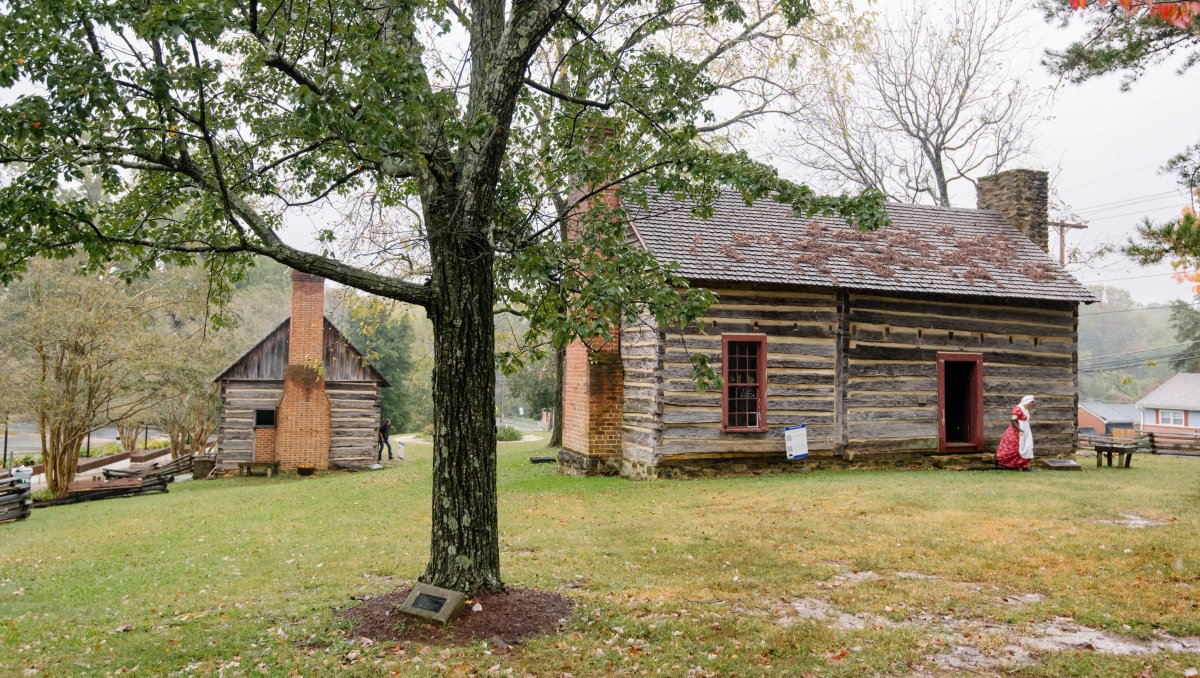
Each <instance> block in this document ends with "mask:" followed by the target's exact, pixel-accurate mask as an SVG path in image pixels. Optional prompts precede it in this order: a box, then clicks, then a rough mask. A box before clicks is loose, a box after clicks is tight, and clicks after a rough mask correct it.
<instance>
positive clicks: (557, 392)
mask: <svg viewBox="0 0 1200 678" xmlns="http://www.w3.org/2000/svg"><path fill="white" fill-rule="evenodd" d="M566 365H567V350H566V349H565V348H559V349H555V351H554V426H553V428H552V429H551V431H550V447H562V416H563V370H565V369H566Z"/></svg>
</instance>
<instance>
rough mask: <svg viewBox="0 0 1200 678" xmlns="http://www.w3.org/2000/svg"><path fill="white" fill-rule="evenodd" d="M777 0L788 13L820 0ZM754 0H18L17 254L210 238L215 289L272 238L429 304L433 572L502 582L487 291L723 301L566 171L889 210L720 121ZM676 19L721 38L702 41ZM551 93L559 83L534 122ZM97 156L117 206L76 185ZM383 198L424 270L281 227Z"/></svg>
mask: <svg viewBox="0 0 1200 678" xmlns="http://www.w3.org/2000/svg"><path fill="white" fill-rule="evenodd" d="M778 7H779V11H778V13H777V14H776V17H777V21H778V22H780V24H782V25H786V26H796V25H799V24H801V23H802V22H804V21H805V20H806V19H807V18H808V17H809V16H810V14H811V10H812V8H811V7H810V4H809V2H807V1H806V0H785V1H784V2H783V3H780V4H779V5H778ZM680 15H683V16H686V17H688V19H687V21H675V20H674V19H675V18H676V17H678V16H680ZM751 16H753V15H752V14H750V13H747V12H746V11H745V9H744V7H743V5H742V4H741V3H739V2H733V1H732V0H715V1H710V0H706V1H705V2H665V3H664V2H623V3H608V2H568V1H567V0H515V1H514V2H511V3H504V2H497V1H495V0H472V1H471V2H469V3H466V4H462V5H460V4H459V3H458V2H456V0H449V1H447V2H443V1H442V0H436V1H433V0H426V1H419V0H409V1H396V0H391V1H389V0H381V2H377V3H373V4H364V3H362V2H360V1H359V0H327V1H325V2H307V1H302V2H283V1H282V0H276V1H273V2H272V1H269V2H259V1H258V0H224V1H221V2H218V1H217V0H184V1H182V2H174V1H172V2H167V1H165V0H148V1H145V0H144V1H142V2H136V3H132V2H127V1H124V0H68V1H67V2H65V3H64V2H50V1H49V0H32V1H30V2H24V3H20V4H18V5H15V6H12V7H10V8H9V9H8V11H7V12H6V13H5V14H4V15H3V16H0V86H4V87H17V88H18V90H19V92H18V94H19V96H18V97H17V98H16V100H15V101H14V102H13V103H11V104H7V105H5V106H3V107H0V162H2V163H8V164H17V163H19V164H20V169H19V170H18V172H19V173H18V175H17V176H16V178H15V179H14V180H13V181H11V182H10V183H8V184H7V185H5V186H4V187H3V188H0V215H3V216H2V217H0V219H3V220H4V221H3V224H2V225H3V235H2V236H0V238H2V240H0V242H2V243H3V246H2V247H0V272H2V273H3V275H4V276H5V278H10V277H11V276H13V275H16V274H18V273H19V272H20V271H21V270H22V268H23V266H24V264H25V263H26V262H27V261H28V260H29V258H30V257H32V256H34V255H35V254H37V253H41V252H51V253H55V254H61V253H66V252H72V251H82V252H84V253H86V254H87V255H88V257H89V258H90V261H91V262H93V263H94V264H100V263H102V262H105V261H107V260H109V259H112V258H116V257H132V258H133V259H135V260H136V261H137V262H139V263H140V264H141V265H142V267H143V268H147V267H151V266H153V265H155V262H158V261H163V260H165V261H168V262H190V261H192V260H193V259H194V258H195V257H197V256H205V257H209V258H207V259H206V261H207V263H208V266H209V270H210V271H211V272H212V273H213V280H214V284H215V285H217V289H218V290H219V289H220V285H221V284H222V283H223V282H225V283H227V282H228V280H230V279H231V278H235V277H236V276H237V274H238V272H239V270H240V268H241V267H242V266H243V265H244V264H245V263H246V261H247V260H248V258H249V257H250V256H251V255H254V254H259V255H264V256H267V257H270V258H272V259H275V260H277V261H279V262H281V263H284V264H286V265H288V266H291V267H293V268H295V269H299V270H302V271H306V272H309V273H314V274H317V275H322V276H324V277H326V278H329V279H331V280H334V281H337V282H340V283H343V284H346V285H350V286H353V287H356V288H358V289H361V290H365V291H368V292H371V293H374V294H377V295H380V296H383V297H387V298H390V299H395V300H399V301H403V302H407V303H411V304H415V305H419V306H422V307H424V308H425V309H426V310H427V313H428V315H429V318H430V320H431V321H432V323H433V328H434V374H433V391H434V401H435V414H434V460H433V474H432V477H433V525H432V539H431V553H430V560H429V564H428V566H427V567H426V570H425V573H424V574H423V575H422V579H423V580H425V581H427V582H431V583H434V584H438V585H441V586H446V587H449V588H454V589H459V590H467V591H479V590H487V589H492V590H495V589H500V588H502V586H503V584H502V581H501V578H500V568H499V561H500V554H499V539H498V527H497V513H496V487H495V449H496V448H495V424H494V421H493V416H492V414H493V411H494V407H493V400H494V395H493V387H494V366H495V353H494V336H493V328H494V323H493V317H492V314H493V312H494V311H495V310H496V308H497V307H498V306H499V307H510V308H513V309H518V310H520V312H522V313H524V314H526V317H527V318H528V319H529V320H530V325H529V327H530V332H534V333H537V334H538V336H551V337H552V338H553V340H554V341H555V342H556V343H558V344H559V345H563V344H565V340H567V339H570V338H573V337H576V336H583V337H590V336H596V335H611V333H612V331H613V328H614V326H615V325H616V324H617V323H619V322H621V321H623V320H632V319H636V318H640V317H642V316H647V317H652V318H654V319H655V320H656V321H657V322H659V323H661V324H664V325H669V324H674V323H680V322H686V321H688V320H690V319H691V318H693V317H695V316H696V315H697V314H698V313H700V312H702V310H703V309H704V307H705V306H706V304H707V303H708V302H709V301H710V300H711V295H708V294H706V293H703V292H700V291H696V290H688V289H687V285H686V283H685V281H683V280H681V279H679V278H678V277H677V276H675V275H674V274H673V272H672V271H671V270H670V269H666V268H663V267H661V266H658V265H657V264H656V263H655V262H654V260H653V258H652V257H651V256H649V255H648V254H646V253H644V252H641V251H639V250H637V249H636V248H634V247H632V246H631V245H629V244H627V243H626V242H625V240H624V238H623V229H622V228H621V226H620V218H619V217H620V213H619V210H617V211H612V210H599V209H596V210H592V209H584V210H581V211H580V212H579V218H578V227H577V230H576V232H577V233H578V234H579V235H580V239H578V240H568V241H564V240H562V239H560V238H559V237H558V233H559V232H560V229H559V227H560V226H561V224H562V222H563V220H564V217H565V214H564V212H563V210H561V209H555V208H554V206H553V205H552V204H550V201H549V200H547V195H548V193H549V192H550V190H552V189H557V188H560V187H563V186H575V187H578V188H579V189H580V190H578V191H576V192H574V193H573V194H571V204H573V205H576V204H578V205H581V206H583V207H585V208H586V207H587V206H588V205H591V204H593V198H594V197H595V196H596V195H598V194H599V193H601V192H603V190H604V189H605V188H611V187H614V186H616V185H617V184H619V187H620V188H619V190H620V192H621V193H622V194H623V195H624V196H625V197H626V199H628V200H637V199H638V196H639V194H642V195H644V194H645V192H647V191H651V190H659V189H662V190H667V191H671V192H673V193H676V194H680V195H684V196H688V197H692V198H695V199H697V200H698V201H699V204H700V205H701V207H700V210H699V211H700V213H701V214H704V213H706V209H705V207H704V205H706V204H707V203H709V202H710V201H711V200H712V198H713V197H714V196H715V194H716V192H717V191H718V189H719V187H720V186H722V185H723V186H726V187H728V188H730V190H735V191H738V192H740V193H741V194H742V195H743V196H745V198H746V199H747V200H752V199H758V198H764V197H773V198H776V199H778V200H781V201H784V202H786V203H789V204H792V205H793V206H794V208H795V210H796V212H797V213H799V214H812V213H816V212H824V213H831V214H838V215H841V216H843V217H845V218H847V219H850V220H852V221H854V222H855V223H857V224H859V225H860V226H861V227H863V228H871V227H878V226H880V225H882V224H883V223H885V222H886V216H885V214H884V212H883V211H882V208H881V202H880V200H878V198H877V196H875V195H873V194H867V195H864V196H859V197H850V196H844V195H843V196H840V197H833V198H825V197H821V196H819V195H817V194H816V193H814V192H813V191H811V190H809V189H808V188H806V187H804V186H798V185H795V184H792V183H789V182H786V181H782V180H781V179H780V178H779V176H778V174H777V172H775V171H774V170H773V169H771V168H768V167H765V166H762V165H760V164H757V163H755V162H752V161H751V160H750V159H749V158H748V157H747V156H745V155H742V154H728V153H722V152H718V151H716V150H714V149H713V148H712V147H710V146H708V145H705V144H703V143H701V140H700V136H699V135H700V132H699V131H698V128H699V127H700V126H702V125H703V124H705V121H706V120H715V119H716V116H715V115H714V114H713V113H712V112H711V111H710V110H709V109H707V108H706V104H708V103H709V102H710V100H711V99H712V97H713V96H714V95H715V94H716V93H717V92H718V89H717V87H716V84H715V81H714V80H713V79H712V78H711V77H710V76H709V68H710V67H711V66H713V64H714V63H716V62H719V61H720V57H721V55H722V54H724V53H725V49H726V45H729V44H731V43H732V42H733V41H734V40H737V39H741V38H739V36H743V35H747V36H751V37H752V38H753V39H752V40H747V39H742V40H743V44H749V45H750V47H753V44H754V43H756V42H757V43H758V44H764V43H765V42H769V41H770V40H772V39H773V37H774V36H772V35H771V34H770V33H769V32H763V31H759V30H758V29H757V27H756V26H755V25H754V24H753V23H752V22H751V20H750V17H751ZM678 26H685V27H686V28H685V31H691V32H693V33H698V32H703V33H705V34H706V35H724V36H730V37H728V38H722V39H720V40H717V41H715V42H714V44H712V45H711V46H710V51H709V54H710V55H711V56H712V58H706V59H700V60H688V59H685V58H680V57H679V56H678V55H677V54H676V53H675V51H674V50H676V49H677V48H678V45H679V44H680V41H679V40H678V39H676V38H678V37H679V36H678V34H677V33H676V32H674V30H673V29H674V28H676V27H678ZM548 40H550V41H556V42H561V43H562V44H563V45H565V46H566V48H565V49H563V50H562V51H561V53H562V54H563V64H562V68H564V69H566V70H568V71H570V72H572V73H579V74H581V75H580V77H578V78H573V79H572V80H571V81H570V82H569V83H568V84H569V85H570V89H569V90H563V89H561V88H560V83H559V82H555V81H542V80H539V79H538V78H537V73H536V72H533V71H531V70H530V60H531V58H532V57H533V56H534V54H536V53H537V52H538V51H539V49H541V48H543V47H544V46H545V45H546V44H547V41H548ZM547 98H550V99H554V100H556V101H557V102H560V106H559V108H558V109H557V111H556V112H555V113H554V115H553V117H552V118H550V119H548V120H543V119H540V118H539V116H538V114H537V111H538V110H540V109H541V108H544V106H540V107H539V105H538V104H539V102H544V101H546V100H547ZM84 168H90V169H91V171H93V172H95V173H96V174H97V175H98V176H99V177H101V178H102V180H103V182H104V186H105V188H106V190H107V192H108V194H109V195H110V196H111V197H110V200H109V201H108V202H105V203H97V202H95V201H78V200H66V199H62V198H61V194H60V193H59V191H58V190H57V188H58V186H59V185H60V184H62V183H64V182H70V181H72V180H74V179H76V178H78V177H79V176H80V175H81V172H82V171H83V170H84ZM364 193H365V194H369V196H370V198H369V199H367V200H359V201H358V204H367V205H370V206H371V209H376V208H377V207H378V208H379V209H390V210H400V209H402V208H408V209H409V210H410V212H409V214H410V215H411V219H412V221H411V222H410V223H411V226H412V230H413V233H414V234H415V236H414V239H413V240H414V242H415V244H416V246H417V247H418V249H420V250H421V252H422V255H421V256H423V257H425V258H426V259H425V260H426V261H427V262H428V266H427V269H426V270H427V272H428V278H427V279H426V280H420V279H412V278H407V277H404V276H398V275H394V274H390V273H389V271H387V270H383V271H378V270H374V269H371V268H369V267H367V266H365V265H363V264H361V262H358V261H355V260H352V259H351V258H348V257H342V258H335V257H333V256H328V254H329V252H330V251H332V250H331V248H329V247H326V248H324V249H323V250H322V251H321V252H308V251H305V250H303V249H300V248H298V247H296V246H295V245H293V244H289V242H288V241H287V240H285V239H284V237H283V236H282V235H281V232H282V228H283V226H284V225H285V224H286V223H288V221H289V220H290V219H292V218H293V215H295V214H297V213H304V210H310V212H309V214H310V215H311V210H312V209H313V208H314V206H321V205H330V206H329V207H328V208H327V209H329V210H332V209H333V206H334V205H342V204H345V202H346V201H350V200H351V199H353V198H358V197H361V196H362V195H363V194H364ZM320 236H321V238H320V239H321V241H322V242H324V243H326V244H328V242H329V241H330V240H332V239H333V237H334V234H333V233H332V231H331V230H330V231H325V230H323V231H322V232H321V234H320ZM581 241H586V245H583V244H581Z"/></svg>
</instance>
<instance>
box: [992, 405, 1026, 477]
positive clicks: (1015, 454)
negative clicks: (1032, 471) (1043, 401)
mask: <svg viewBox="0 0 1200 678" xmlns="http://www.w3.org/2000/svg"><path fill="white" fill-rule="evenodd" d="M1033 405H1034V399H1033V396H1025V397H1024V398H1021V404H1020V405H1017V406H1016V407H1014V408H1013V411H1012V419H1011V420H1010V426H1009V427H1008V428H1007V429H1005V431H1004V435H1003V436H1002V437H1001V438H1000V446H999V447H998V448H996V465H997V466H999V467H1000V468H1010V469H1013V470H1014V471H1028V470H1029V460H1030V459H1033V432H1032V431H1030V430H1029V410H1030V408H1032V407H1033Z"/></svg>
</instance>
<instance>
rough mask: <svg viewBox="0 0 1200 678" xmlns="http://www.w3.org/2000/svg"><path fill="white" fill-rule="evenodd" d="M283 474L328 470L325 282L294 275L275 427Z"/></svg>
mask: <svg viewBox="0 0 1200 678" xmlns="http://www.w3.org/2000/svg"><path fill="white" fill-rule="evenodd" d="M275 461H277V462H279V467H280V469H282V470H285V471H290V470H294V469H295V468H296V467H297V466H312V467H314V468H318V469H324V468H329V397H328V396H327V395H326V394H325V279H324V278H322V277H320V276H315V275H311V274H308V273H301V272H299V271H292V317H291V320H290V322H289V324H288V362H287V369H286V371H285V372H284V377H283V397H282V398H281V399H280V400H279V407H278V411H277V413H276V424H275Z"/></svg>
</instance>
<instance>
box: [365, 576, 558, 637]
mask: <svg viewBox="0 0 1200 678" xmlns="http://www.w3.org/2000/svg"><path fill="white" fill-rule="evenodd" d="M409 590H410V589H400V590H399V591H394V592H392V593H387V594H384V595H382V596H377V597H375V598H371V599H370V600H366V601H363V602H362V603H361V604H359V605H356V606H354V607H352V608H350V609H349V610H347V611H346V612H345V617H346V619H349V620H350V621H352V622H354V635H356V636H362V637H366V638H370V639H371V640H374V641H394V642H422V643H436V644H442V645H461V644H464V643H470V642H476V641H480V640H485V641H489V642H490V643H492V644H493V645H495V646H497V647H499V648H500V649H505V648H506V647H508V646H509V645H513V644H516V643H518V642H520V641H521V640H522V639H524V638H528V637H529V636H535V635H541V634H544V633H554V632H557V631H558V630H559V628H561V627H562V625H563V623H564V622H566V620H567V617H568V616H570V614H571V610H572V609H574V607H575V603H574V602H573V601H572V600H571V599H570V598H567V597H566V596H563V595H561V594H558V593H553V592H551V591H536V590H533V589H509V590H508V591H507V592H505V593H488V594H483V595H480V596H476V597H475V598H474V599H473V602H472V603H469V604H468V605H467V608H466V610H465V611H464V612H463V613H462V614H461V615H459V617H458V618H457V619H455V620H454V621H453V622H451V623H450V624H449V625H446V626H442V625H441V624H431V623H428V622H424V621H421V620H419V619H414V618H412V617H409V616H408V615H404V614H401V613H400V612H399V611H398V609H397V608H398V607H399V606H400V604H401V603H403V602H404V599H405V597H407V596H408V592H409ZM475 604H478V607H479V608H480V610H479V611H478V612H476V611H474V610H473V609H472V607H473V605H475Z"/></svg>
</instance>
